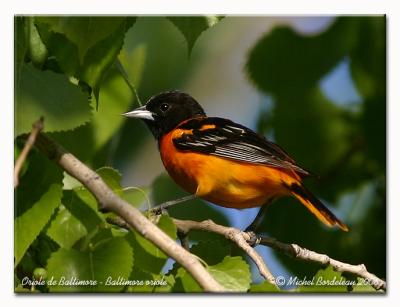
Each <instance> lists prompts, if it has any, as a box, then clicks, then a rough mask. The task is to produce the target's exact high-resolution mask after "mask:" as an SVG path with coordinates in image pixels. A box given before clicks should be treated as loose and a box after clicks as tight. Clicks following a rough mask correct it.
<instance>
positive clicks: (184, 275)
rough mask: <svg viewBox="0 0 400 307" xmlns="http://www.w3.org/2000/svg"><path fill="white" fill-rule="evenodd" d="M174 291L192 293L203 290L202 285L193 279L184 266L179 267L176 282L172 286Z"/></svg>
mask: <svg viewBox="0 0 400 307" xmlns="http://www.w3.org/2000/svg"><path fill="white" fill-rule="evenodd" d="M172 292H179V293H192V292H203V289H202V288H201V287H200V285H199V284H198V283H197V282H196V281H195V280H194V279H193V277H192V275H190V274H189V273H188V272H187V271H186V270H185V269H184V268H179V269H178V272H177V274H176V275H175V284H174V286H173V287H172Z"/></svg>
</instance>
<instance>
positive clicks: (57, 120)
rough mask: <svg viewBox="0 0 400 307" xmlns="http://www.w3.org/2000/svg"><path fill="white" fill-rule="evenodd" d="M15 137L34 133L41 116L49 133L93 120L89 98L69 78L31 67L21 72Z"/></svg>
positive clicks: (17, 97) (28, 65)
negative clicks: (35, 123)
mask: <svg viewBox="0 0 400 307" xmlns="http://www.w3.org/2000/svg"><path fill="white" fill-rule="evenodd" d="M15 97H16V111H15V122H16V123H15V127H16V128H15V129H16V131H15V134H16V135H19V134H22V133H26V132H30V131H31V130H32V124H33V123H34V122H35V121H36V120H37V119H38V118H40V117H41V116H43V117H44V119H45V131H61V130H69V129H73V128H75V127H78V126H80V125H82V124H84V123H85V122H87V121H88V120H89V119H90V116H91V109H90V106H89V101H88V98H87V97H86V96H85V94H84V93H83V92H81V91H80V89H79V88H78V87H77V86H75V85H73V84H72V83H70V82H69V81H68V79H67V77H66V76H63V75H60V74H56V73H53V72H51V71H40V70H38V69H36V68H34V67H33V66H32V65H31V64H25V65H23V66H22V68H21V74H20V76H19V77H17V85H16V90H15Z"/></svg>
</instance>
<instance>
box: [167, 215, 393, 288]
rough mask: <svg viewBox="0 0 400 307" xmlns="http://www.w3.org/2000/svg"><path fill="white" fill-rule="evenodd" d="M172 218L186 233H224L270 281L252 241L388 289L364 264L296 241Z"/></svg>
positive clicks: (209, 221)
mask: <svg viewBox="0 0 400 307" xmlns="http://www.w3.org/2000/svg"><path fill="white" fill-rule="evenodd" d="M173 221H174V222H175V224H176V225H177V227H178V229H179V230H180V231H182V232H184V233H187V232H189V231H190V230H192V229H196V230H204V231H209V232H214V233H218V234H220V235H223V236H225V237H226V238H227V239H229V240H231V241H233V242H235V243H236V244H237V245H238V246H239V247H241V248H242V249H243V250H244V251H245V252H246V253H247V254H248V255H249V256H250V258H251V259H253V261H254V262H255V263H256V265H257V267H258V269H259V271H260V273H261V275H262V276H263V277H264V278H265V279H267V280H268V281H270V279H271V276H272V275H271V273H270V272H269V270H268V268H267V267H266V265H265V263H264V261H263V259H262V258H261V256H260V255H259V254H258V253H257V252H256V251H255V250H254V248H252V247H251V245H254V244H261V245H265V246H268V247H271V248H273V249H275V250H277V251H279V252H282V253H284V254H286V255H288V256H291V257H293V258H296V259H300V260H303V261H306V262H314V263H318V264H322V265H331V266H332V267H333V268H334V270H336V271H338V272H343V273H344V272H346V273H351V274H353V275H355V276H358V277H362V278H364V279H365V280H367V281H368V282H369V283H370V284H371V286H372V287H374V288H375V289H376V290H380V289H383V290H385V291H386V282H385V281H384V280H382V279H380V278H378V277H377V276H375V275H374V274H372V273H370V272H368V271H367V268H366V267H365V265H364V264H360V265H352V264H348V263H344V262H341V261H338V260H335V259H332V258H330V257H329V256H327V255H324V254H319V253H317V252H314V251H311V250H308V249H306V248H303V247H300V246H299V245H297V244H287V243H282V242H280V241H278V240H276V239H275V238H269V237H265V236H256V237H254V236H255V235H254V233H252V232H243V231H240V230H239V229H237V228H233V227H225V226H222V225H218V224H215V223H214V222H213V221H211V220H207V221H202V222H196V221H182V220H178V219H173ZM250 244H251V245H250ZM273 278H274V277H272V279H273Z"/></svg>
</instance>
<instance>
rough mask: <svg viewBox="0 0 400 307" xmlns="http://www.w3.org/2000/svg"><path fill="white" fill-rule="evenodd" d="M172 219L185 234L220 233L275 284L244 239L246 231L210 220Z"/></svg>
mask: <svg viewBox="0 0 400 307" xmlns="http://www.w3.org/2000/svg"><path fill="white" fill-rule="evenodd" d="M172 220H173V221H174V223H175V225H176V227H177V228H178V230H179V231H180V232H182V233H184V234H187V233H188V232H189V231H190V230H203V231H209V232H214V233H217V234H220V235H222V236H224V237H225V238H227V239H228V240H231V241H233V242H234V243H236V244H237V246H239V247H240V248H241V249H242V250H244V251H245V252H246V254H247V255H248V256H249V257H250V258H251V259H252V260H253V261H254V263H255V264H256V265H257V268H258V270H259V272H260V274H261V276H263V277H264V278H265V279H266V280H268V281H269V282H270V283H272V284H275V278H274V276H273V275H272V274H271V271H270V270H269V269H268V267H267V265H266V263H265V262H264V260H263V258H262V257H261V256H260V254H259V253H257V251H256V250H255V249H254V248H253V247H251V246H250V244H249V243H248V242H249V240H246V233H244V232H242V231H241V230H239V229H237V228H233V227H226V226H222V225H218V224H215V223H214V222H213V221H212V220H206V221H202V222H196V221H190V220H185V221H184V220H178V219H175V218H173V219H172Z"/></svg>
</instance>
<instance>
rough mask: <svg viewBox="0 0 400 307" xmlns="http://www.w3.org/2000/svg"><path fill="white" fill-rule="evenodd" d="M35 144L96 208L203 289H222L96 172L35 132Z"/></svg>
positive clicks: (187, 254) (191, 258) (205, 271)
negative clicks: (76, 182)
mask: <svg viewBox="0 0 400 307" xmlns="http://www.w3.org/2000/svg"><path fill="white" fill-rule="evenodd" d="M35 145H36V147H37V148H38V149H39V150H40V151H42V153H43V154H45V155H46V156H47V157H48V158H49V159H51V160H54V161H55V162H56V163H58V165H59V166H60V167H61V168H63V169H64V170H65V171H66V172H67V173H68V174H69V175H71V176H72V177H74V178H76V179H77V180H79V181H80V182H81V183H82V184H83V185H84V186H85V187H86V188H87V189H88V190H89V191H90V192H91V193H92V194H93V195H94V196H95V197H96V199H97V201H98V204H99V209H100V210H107V211H111V212H114V213H115V214H117V215H118V216H120V217H121V218H123V219H124V220H125V221H126V222H127V223H128V224H129V226H130V227H132V228H134V229H136V230H137V231H138V232H139V233H140V234H141V235H142V236H143V237H144V238H146V239H148V240H149V241H151V242H152V243H153V244H155V245H156V246H157V247H159V248H160V249H161V250H162V251H163V252H165V253H166V254H167V255H168V256H170V257H171V258H173V259H175V260H176V261H177V262H178V263H180V264H181V265H182V267H184V268H185V269H186V271H188V272H189V273H190V274H191V275H192V276H193V278H194V279H195V280H196V281H197V282H198V283H199V285H200V286H201V287H202V288H203V289H204V290H205V291H209V292H223V291H225V289H224V288H223V287H222V286H221V285H220V284H219V283H218V282H217V281H216V280H215V279H214V278H213V277H212V276H211V274H210V273H209V272H208V271H207V270H206V269H205V268H204V267H203V265H202V264H201V263H200V262H199V260H198V259H197V258H196V257H195V256H194V255H192V254H191V253H189V252H188V251H186V250H185V249H184V248H182V247H181V246H180V245H179V244H178V243H176V242H175V241H174V240H172V239H171V238H170V237H169V236H168V235H167V234H166V233H164V232H163V231H162V230H161V229H159V228H158V227H157V226H156V225H154V224H153V223H151V222H150V221H149V220H148V219H146V218H145V217H144V216H143V214H142V213H141V212H140V211H139V210H137V209H136V208H135V207H133V206H132V205H130V204H129V203H128V202H126V201H125V200H123V199H121V198H120V197H118V195H116V194H115V193H114V192H113V191H112V190H111V189H110V188H109V187H108V186H107V185H106V184H105V182H104V181H103V180H102V179H101V177H100V176H99V175H98V174H97V173H96V172H94V171H93V170H91V169H90V168H88V167H87V166H86V165H85V164H83V163H82V162H81V161H80V160H78V159H77V158H76V157H75V156H73V155H72V154H71V153H69V152H67V151H66V150H65V149H64V148H63V147H61V146H60V145H59V144H57V143H56V142H54V141H53V140H51V139H49V138H48V137H47V136H45V135H44V134H39V135H38V137H37V140H36V144H35Z"/></svg>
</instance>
